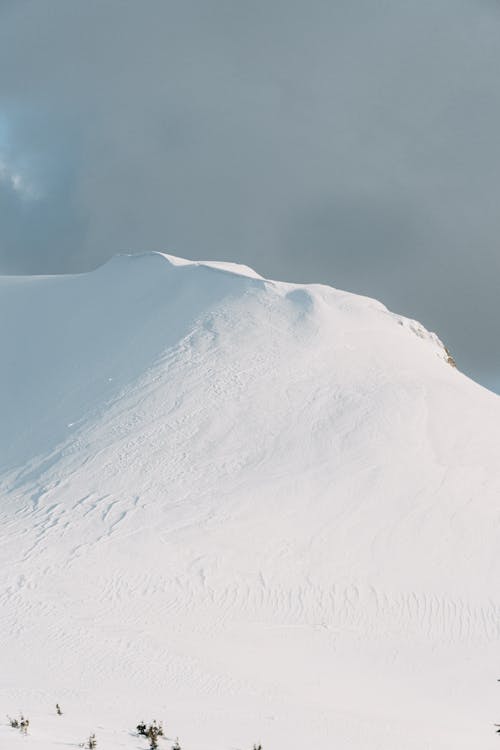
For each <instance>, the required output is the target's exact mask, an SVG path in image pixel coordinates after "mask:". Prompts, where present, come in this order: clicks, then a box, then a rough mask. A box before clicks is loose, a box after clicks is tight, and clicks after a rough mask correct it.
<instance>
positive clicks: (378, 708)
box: [0, 253, 500, 750]
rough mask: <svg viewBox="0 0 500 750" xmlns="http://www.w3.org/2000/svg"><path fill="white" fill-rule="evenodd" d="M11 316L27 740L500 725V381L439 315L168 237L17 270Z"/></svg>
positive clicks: (284, 742)
mask: <svg viewBox="0 0 500 750" xmlns="http://www.w3.org/2000/svg"><path fill="white" fill-rule="evenodd" d="M0 322H1V324H0V352H1V362H2V366H1V368H0V398H1V404H0V414H1V417H2V418H1V421H0V592H1V593H0V605H1V606H0V637H1V643H2V649H1V651H2V662H1V669H0V706H3V707H4V714H5V713H16V712H17V711H19V709H21V710H23V711H25V712H26V714H28V715H29V716H30V720H31V725H30V727H31V730H30V731H31V732H32V735H31V737H30V744H32V746H33V748H34V750H49V749H50V750H55V748H59V747H61V746H64V744H68V743H69V744H70V745H71V744H75V743H78V742H79V741H81V740H82V739H83V738H84V737H85V736H86V735H87V736H88V734H90V732H91V731H92V730H96V732H97V735H98V738H101V740H102V747H103V748H104V745H105V746H106V748H107V749H108V750H118V749H120V750H122V749H123V748H124V749H125V750H137V748H139V747H142V745H140V740H138V739H137V738H136V737H134V736H132V735H131V734H130V732H129V731H128V730H129V729H130V728H133V727H134V726H135V725H136V724H137V722H138V721H140V720H142V719H145V720H150V719H152V718H154V717H156V718H157V719H164V720H165V721H166V725H167V734H168V736H170V737H175V736H176V735H179V737H180V738H181V744H182V746H183V748H186V750H216V748H217V750H229V748H244V747H251V745H252V742H254V741H262V743H263V746H264V750H271V748H273V747H274V748H281V747H286V748H287V750H299V748H300V750H302V748H303V747H305V746H306V745H313V746H314V747H315V748H318V750H330V748H331V747H335V746H338V747H343V748H352V749H353V750H362V749H363V750H365V748H370V750H382V748H383V750H396V749H397V750H401V747H404V748H405V750H422V748H424V747H429V748H432V750H441V749H442V750H445V748H446V749H447V748H449V747H454V748H464V749H465V748H467V749H468V750H469V748H471V747H482V748H488V747H489V746H490V745H491V747H493V742H495V741H496V737H495V735H494V733H493V732H492V730H491V723H492V722H493V721H494V720H495V719H496V718H497V716H496V714H495V709H496V705H497V698H498V696H497V695H496V693H495V687H496V683H495V678H496V673H494V674H493V673H492V669H493V666H492V665H494V664H495V663H496V659H497V656H498V646H499V643H498V641H499V628H498V622H499V617H500V615H499V613H500V598H499V596H498V595H497V592H496V589H495V585H494V582H495V581H496V580H500V558H499V556H498V552H497V551H498V548H499V543H500V525H499V522H498V521H499V516H498V497H499V496H500V471H499V468H498V465H499V463H498V446H499V445H500V399H499V398H498V397H497V396H495V395H494V394H492V393H490V392H488V391H486V390H485V389H483V388H481V387H480V386H478V385H477V384H475V383H473V382H472V381H470V380H469V379H468V378H466V377H465V376H464V375H462V374H461V373H460V372H458V371H457V370H455V369H454V368H452V367H449V365H448V364H447V363H446V360H447V353H446V351H445V349H444V347H443V345H442V344H441V342H440V340H439V339H438V338H437V336H435V335H434V334H431V333H429V332H427V331H426V330H425V329H424V328H423V327H422V326H421V325H420V324H418V323H416V322H415V321H410V320H408V319H406V318H404V317H402V316H399V315H396V314H394V313H391V312H389V311H388V310H387V309H386V308H385V307H384V306H383V305H382V304H381V303H379V302H377V301H375V300H371V299H369V298H365V297H360V296H357V295H353V294H349V293H347V292H343V291H340V290H336V289H332V288H330V287H327V286H322V285H314V284H313V285H299V284H286V283H282V282H279V281H269V280H266V279H263V278H261V277H260V276H259V275H258V274H256V273H255V272H253V271H251V269H248V268H246V267H244V266H243V267H241V266H237V265H235V264H226V263H221V264H219V263H207V262H191V261H185V260H182V259H178V258H175V257H173V256H167V255H164V254H161V253H155V254H146V255H140V256H118V257H116V258H114V259H113V260H111V261H110V262H109V263H107V264H105V265H104V266H102V267H101V268H99V269H96V270H95V271H93V272H91V273H88V274H81V275H72V276H50V277H16V278H7V277H4V278H1V279H0ZM493 671H494V670H493ZM450 696H451V698H450ZM56 702H59V703H60V704H61V706H62V707H63V710H64V717H62V718H61V719H60V718H59V717H56V718H55V719H52V718H50V716H49V714H50V711H51V710H52V712H53V706H55V703H56ZM51 707H52V708H51ZM415 715H418V717H419V721H418V723H417V724H415V722H411V726H409V722H408V717H411V716H415ZM57 722H59V723H57ZM61 722H62V723H61ZM7 731H8V732H10V731H11V730H10V728H8V729H5V732H7ZM5 732H4V728H3V727H0V744H1V742H2V741H3V740H4V738H5V743H7V742H8V743H11V742H12V743H13V746H14V745H15V742H17V741H25V740H24V738H21V737H19V738H18V737H17V735H15V736H11V735H10V734H8V735H7V734H5ZM490 740H491V742H490ZM61 743H62V745H61ZM9 746H10V745H9ZM165 747H168V745H165Z"/></svg>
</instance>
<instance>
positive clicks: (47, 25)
mask: <svg viewBox="0 0 500 750" xmlns="http://www.w3.org/2000/svg"><path fill="white" fill-rule="evenodd" d="M143 250H165V251H168V252H171V253H174V254H177V255H183V256H186V257H189V258H216V259H228V260H234V261H241V262H245V263H248V264H249V265H252V266H254V267H255V268H256V269H257V270H258V271H259V272H260V273H262V274H264V275H267V276H271V277H275V278H280V279H286V280H295V281H319V282H324V283H328V284H332V285H334V286H337V287H340V288H344V289H348V290H350V291H355V292H360V293H363V294H368V295H370V296H373V297H377V298H378V299H381V300H382V301H383V302H384V303H385V304H386V305H388V306H389V307H390V308H392V309H393V310H395V311H397V312H400V313H403V314H406V315H408V316H410V317H414V318H417V319H419V320H420V321H422V322H423V323H424V324H425V325H426V326H427V327H428V328H431V329H432V330H435V331H437V333H438V334H439V335H440V336H441V338H442V339H443V340H444V341H445V342H446V343H447V345H448V346H449V348H450V349H451V351H452V353H453V354H454V356H455V358H456V360H457V362H458V365H459V367H460V368H461V369H463V370H464V371H465V372H467V373H468V374H470V375H472V376H473V377H475V378H476V379H478V380H480V381H481V382H482V383H484V384H485V385H488V386H489V387H491V388H495V389H496V390H499V391H500V345H499V342H500V336H499V333H500V331H499V328H500V323H499V319H500V315H499V312H500V310H499V308H500V304H499V291H500V289H499V287H500V284H499V280H500V273H499V272H500V3H499V2H496V0H300V1H298V0H179V1H177V0H175V1H169V0H158V1H156V0H147V2H144V1H142V0H134V1H133V2H132V1H128V0H85V2H83V1H82V0H74V1H73V0H60V1H59V0H0V273H26V272H30V273H47V272H67V271H74V270H86V269H90V268H92V267H95V266H96V265H98V264H100V263H101V262H103V261H104V260H106V259H107V258H108V257H109V256H111V255H113V254H114V253H116V252H123V251H143Z"/></svg>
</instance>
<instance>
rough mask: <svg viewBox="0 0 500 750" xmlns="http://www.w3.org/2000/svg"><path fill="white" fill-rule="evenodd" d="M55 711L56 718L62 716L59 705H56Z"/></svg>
mask: <svg viewBox="0 0 500 750" xmlns="http://www.w3.org/2000/svg"><path fill="white" fill-rule="evenodd" d="M56 711H57V715H58V716H62V711H61V706H60V705H59V703H56Z"/></svg>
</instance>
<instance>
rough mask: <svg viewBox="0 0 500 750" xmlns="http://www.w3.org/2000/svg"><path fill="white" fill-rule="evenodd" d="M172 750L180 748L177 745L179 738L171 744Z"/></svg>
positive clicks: (179, 749)
mask: <svg viewBox="0 0 500 750" xmlns="http://www.w3.org/2000/svg"><path fill="white" fill-rule="evenodd" d="M172 750H182V748H181V746H180V745H179V738H178V737H177V739H176V740H175V742H174V744H173V745H172Z"/></svg>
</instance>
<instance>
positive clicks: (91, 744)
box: [85, 733, 97, 750]
mask: <svg viewBox="0 0 500 750" xmlns="http://www.w3.org/2000/svg"><path fill="white" fill-rule="evenodd" d="M85 747H87V748H88V750H95V748H96V747H97V740H96V736H95V734H94V733H93V734H91V735H90V737H89V738H88V740H87V744H86V746H85Z"/></svg>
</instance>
